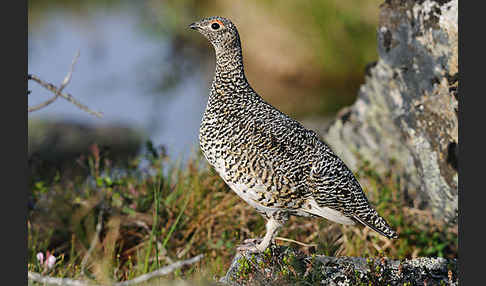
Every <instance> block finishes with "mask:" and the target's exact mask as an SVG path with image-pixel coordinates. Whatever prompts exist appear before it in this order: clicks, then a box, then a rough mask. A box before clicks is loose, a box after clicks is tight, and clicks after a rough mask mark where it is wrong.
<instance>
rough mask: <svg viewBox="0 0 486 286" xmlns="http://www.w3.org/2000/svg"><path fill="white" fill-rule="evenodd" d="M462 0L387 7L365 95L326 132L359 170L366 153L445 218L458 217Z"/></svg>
mask: <svg viewBox="0 0 486 286" xmlns="http://www.w3.org/2000/svg"><path fill="white" fill-rule="evenodd" d="M457 5H458V1H457V0H452V1H438V0H437V1H431V0H426V1H412V0H407V1H397V0H387V1H386V2H385V3H383V4H382V6H381V13H380V24H379V28H378V52H379V60H378V61H377V63H376V64H374V66H373V67H371V68H370V69H369V73H368V76H367V78H366V82H365V84H364V85H362V86H361V88H360V91H359V94H358V99H357V100H356V102H355V103H354V104H353V105H352V106H351V107H349V108H347V109H345V110H343V111H342V112H341V113H340V115H339V116H338V118H336V119H335V121H334V122H333V123H332V124H331V125H330V127H329V128H328V129H327V130H326V131H325V133H324V134H323V137H324V139H325V140H326V141H327V142H328V144H329V145H330V146H331V147H332V148H333V150H334V151H335V152H336V153H338V154H339V155H340V156H341V158H342V159H343V160H344V161H345V163H346V164H347V165H348V166H349V167H350V168H351V169H352V170H354V171H356V170H357V167H358V162H359V160H361V158H362V159H365V160H367V161H369V162H370V163H371V164H372V165H373V166H375V167H376V168H377V169H378V170H382V171H384V170H386V169H388V168H389V166H390V162H391V161H393V162H394V164H395V166H398V169H399V170H400V172H401V174H400V175H401V176H402V177H403V178H405V180H404V181H405V183H404V184H403V189H404V191H405V192H407V193H408V196H410V197H412V198H415V199H417V200H418V201H419V205H421V206H422V207H424V208H428V209H430V210H431V211H432V212H433V214H434V216H436V217H437V218H440V219H443V220H444V221H445V222H448V223H452V224H455V223H457V207H458V201H457V200H458V173H457V165H458V152H457V151H458V144H459V140H458V118H457V110H458V99H459V96H458V94H459V93H458V84H459V76H458V66H457V63H458V60H457V59H458V54H457V43H458V41H457Z"/></svg>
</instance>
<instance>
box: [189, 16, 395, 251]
mask: <svg viewBox="0 0 486 286" xmlns="http://www.w3.org/2000/svg"><path fill="white" fill-rule="evenodd" d="M189 27H190V28H191V29H194V30H197V31H198V32H200V33H201V34H202V35H204V36H205V37H206V38H207V39H208V40H209V41H210V42H211V44H212V45H213V46H214V49H215V51H216V72H215V76H214V80H213V83H212V86H211V90H210V92H209V100H208V103H207V106H206V110H205V112H204V115H203V119H202V122H201V127H200V130H199V142H200V146H201V149H202V152H203V154H204V156H205V157H206V159H207V160H208V162H209V163H210V164H211V165H212V166H213V167H214V168H215V169H216V171H217V172H218V173H219V175H220V176H221V177H222V178H223V180H224V181H225V182H226V183H227V184H228V185H229V186H230V188H231V189H232V190H233V191H234V192H235V193H236V194H238V196H240V197H241V198H242V199H243V200H244V201H246V202H247V203H248V204H250V205H251V206H253V207H254V208H255V209H256V210H257V211H258V212H259V213H261V214H262V215H263V217H264V218H266V219H267V223H266V234H265V236H264V238H263V239H262V240H261V242H260V243H259V244H256V243H255V242H254V241H253V242H252V243H248V244H245V245H241V246H240V247H239V248H238V249H239V250H247V251H250V252H262V251H264V250H265V249H266V248H267V247H268V246H269V245H270V243H271V242H272V241H273V239H274V237H275V235H276V234H277V231H278V229H279V228H280V227H281V226H282V225H283V224H284V223H285V222H286V221H287V220H288V218H289V215H297V216H319V217H324V218H326V219H328V220H331V221H334V222H337V223H341V224H347V225H352V224H354V223H355V222H356V221H357V222H360V223H362V224H364V225H366V226H368V227H370V228H372V229H373V230H375V231H376V232H378V233H380V234H381V235H384V236H386V237H388V238H397V237H398V235H397V233H396V232H395V231H394V230H393V229H391V227H390V226H389V225H388V224H387V222H386V221H385V220H384V219H383V218H382V217H381V216H380V215H378V213H377V212H376V211H375V210H374V209H373V208H372V207H371V206H370V204H369V203H368V200H367V198H366V196H365V194H364V193H363V190H362V189H361V186H360V184H359V183H358V181H357V180H356V178H355V177H354V175H353V173H352V172H351V171H350V170H349V169H348V167H347V166H346V165H345V164H344V163H343V161H341V159H340V158H339V157H337V156H336V155H335V154H334V153H333V151H332V150H331V149H330V148H329V147H328V146H327V145H326V144H325V143H324V142H322V141H321V140H320V139H319V137H318V135H317V134H316V133H315V132H313V131H311V130H307V129H306V128H304V127H303V126H302V125H301V124H300V123H299V122H297V121H295V120H293V119H291V118H290V117H288V116H287V115H285V114H284V113H282V112H280V111H279V110H277V109H276V108H274V107H273V106H271V105H270V104H269V103H267V102H265V101H264V100H263V99H262V98H261V97H260V96H259V95H258V94H257V93H256V92H255V91H254V90H253V88H252V87H251V86H250V84H249V83H248V81H247V80H246V77H245V73H244V69H243V57H242V51H241V43H240V38H239V35H238V31H237V30H236V27H235V25H234V24H233V23H232V22H231V21H230V20H228V19H225V18H222V17H210V18H205V19H202V20H201V21H198V22H195V23H193V24H191V25H190V26H189ZM247 241H249V240H247Z"/></svg>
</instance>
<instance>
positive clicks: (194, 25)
mask: <svg viewBox="0 0 486 286" xmlns="http://www.w3.org/2000/svg"><path fill="white" fill-rule="evenodd" d="M189 28H191V29H193V30H197V29H199V26H198V25H197V23H192V24H191V25H189Z"/></svg>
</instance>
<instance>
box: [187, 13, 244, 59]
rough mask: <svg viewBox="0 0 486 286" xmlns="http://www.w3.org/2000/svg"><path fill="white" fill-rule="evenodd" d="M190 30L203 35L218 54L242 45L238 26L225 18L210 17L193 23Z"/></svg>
mask: <svg viewBox="0 0 486 286" xmlns="http://www.w3.org/2000/svg"><path fill="white" fill-rule="evenodd" d="M189 28H191V29H193V30H196V31H198V32H199V33H201V34H203V35H204V36H205V37H206V38H207V39H208V40H209V42H210V43H211V44H213V46H214V48H215V50H216V52H217V53H218V52H219V51H222V50H224V49H227V48H231V47H236V46H239V45H240V38H239V36H238V31H237V30H236V26H235V25H234V24H233V23H231V21H230V20H228V19H226V18H223V17H209V18H204V19H202V20H200V21H197V22H195V23H192V24H191V25H189Z"/></svg>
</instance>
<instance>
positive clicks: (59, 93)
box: [27, 51, 103, 117]
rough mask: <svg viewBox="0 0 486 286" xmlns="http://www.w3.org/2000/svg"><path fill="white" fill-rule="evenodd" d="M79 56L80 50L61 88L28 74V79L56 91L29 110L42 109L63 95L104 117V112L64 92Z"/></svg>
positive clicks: (75, 103)
mask: <svg viewBox="0 0 486 286" xmlns="http://www.w3.org/2000/svg"><path fill="white" fill-rule="evenodd" d="M78 58H79V51H78V52H77V53H76V55H75V56H74V58H73V61H72V63H71V68H70V70H69V72H68V73H67V74H66V76H65V77H64V80H63V81H62V83H61V85H60V86H59V88H57V87H56V86H55V85H53V84H52V83H48V82H45V81H43V80H41V79H40V78H39V77H37V76H35V75H32V74H29V75H28V76H27V79H28V80H33V81H35V82H37V83H38V84H40V85H41V86H42V87H44V88H45V89H47V90H49V91H50V92H52V93H54V96H53V97H52V98H50V99H48V100H46V101H44V102H42V103H40V104H38V105H35V106H33V107H29V109H28V111H29V112H33V111H37V110H39V109H42V108H44V107H46V106H48V105H49V104H51V103H53V102H54V101H56V99H57V98H59V97H62V98H64V99H66V100H67V101H69V102H71V103H72V104H74V105H76V106H77V107H78V108H80V109H81V110H83V111H86V112H88V113H89V114H92V115H94V116H97V117H103V114H102V113H100V112H97V111H92V110H91V109H89V108H88V107H87V106H86V105H84V104H82V103H81V102H79V101H77V100H76V99H75V98H74V97H73V96H72V95H71V94H69V93H62V91H63V90H64V88H65V87H66V86H67V85H68V84H69V83H70V82H71V78H72V75H73V71H74V65H75V64H76V62H77V60H78Z"/></svg>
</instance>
